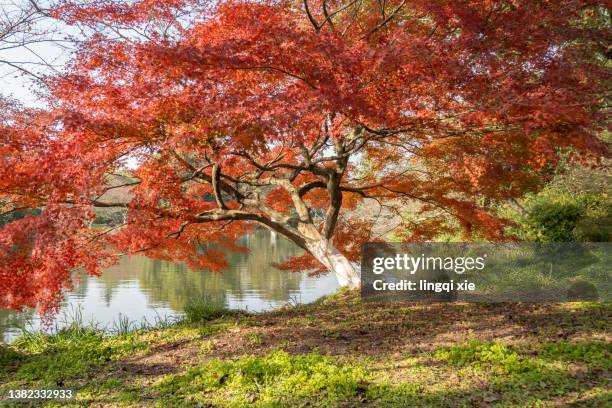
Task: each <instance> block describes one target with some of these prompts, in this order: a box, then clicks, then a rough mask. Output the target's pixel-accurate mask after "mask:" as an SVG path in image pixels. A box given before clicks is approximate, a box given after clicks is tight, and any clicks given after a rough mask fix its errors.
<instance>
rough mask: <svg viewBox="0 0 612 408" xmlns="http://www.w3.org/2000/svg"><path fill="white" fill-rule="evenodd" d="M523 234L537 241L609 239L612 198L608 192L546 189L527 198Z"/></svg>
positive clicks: (611, 228)
mask: <svg viewBox="0 0 612 408" xmlns="http://www.w3.org/2000/svg"><path fill="white" fill-rule="evenodd" d="M523 204H524V207H525V210H526V216H525V217H524V218H523V219H521V220H519V225H520V227H519V235H522V236H523V238H525V239H527V240H530V241H536V242H574V241H579V242H609V241H610V239H611V237H612V223H611V221H612V200H610V198H609V197H608V195H607V194H590V193H589V194H574V195H570V194H566V193H559V192H557V191H553V190H546V191H543V192H541V193H540V194H537V195H534V196H531V197H528V198H526V199H525V200H524V203H523Z"/></svg>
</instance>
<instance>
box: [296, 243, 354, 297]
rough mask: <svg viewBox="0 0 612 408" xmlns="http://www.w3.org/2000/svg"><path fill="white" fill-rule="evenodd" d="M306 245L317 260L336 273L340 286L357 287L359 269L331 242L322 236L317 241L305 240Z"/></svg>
mask: <svg viewBox="0 0 612 408" xmlns="http://www.w3.org/2000/svg"><path fill="white" fill-rule="evenodd" d="M306 246H307V247H308V250H309V251H310V253H311V254H312V255H313V256H314V257H315V258H317V260H318V261H319V262H321V263H322V264H323V265H325V267H327V269H329V271H330V272H332V273H334V274H335V275H336V279H338V283H339V284H340V286H348V287H349V288H351V289H354V288H357V287H359V284H360V283H361V278H360V276H359V271H358V270H357V268H355V266H354V265H353V264H352V263H351V262H350V261H349V260H348V259H346V257H345V256H344V255H343V254H342V253H341V252H340V251H338V250H337V249H336V248H335V247H334V246H333V245H332V244H331V242H329V241H328V240H326V239H324V238H322V239H320V240H318V241H306Z"/></svg>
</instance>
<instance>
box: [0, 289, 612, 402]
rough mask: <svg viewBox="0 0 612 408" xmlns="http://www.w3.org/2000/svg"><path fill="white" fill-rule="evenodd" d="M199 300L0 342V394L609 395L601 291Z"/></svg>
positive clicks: (611, 357)
mask: <svg viewBox="0 0 612 408" xmlns="http://www.w3.org/2000/svg"><path fill="white" fill-rule="evenodd" d="M194 308H195V307H194ZM204 309H205V308H200V309H199V310H197V309H194V313H192V318H190V319H189V320H185V321H183V322H179V323H177V324H175V325H172V326H168V327H164V328H158V329H149V330H136V331H133V332H131V333H127V334H123V335H119V336H109V335H107V334H104V333H102V332H100V331H97V330H94V329H85V328H79V327H73V328H71V329H69V330H65V331H63V332H60V333H58V334H56V335H53V336H46V335H41V334H36V333H34V334H29V335H27V336H24V337H22V338H20V339H19V340H18V341H16V342H15V343H13V344H11V345H9V346H6V345H5V346H0V395H6V394H7V392H8V390H9V389H24V388H73V389H76V390H77V398H76V400H74V401H71V402H69V403H67V404H62V405H60V403H58V402H45V403H42V402H41V403H40V404H39V405H45V406H65V405H67V406H113V407H114V406H126V407H128V406H134V407H136V406H138V407H140V406H151V407H192V406H193V407H217V406H218V407H247V406H248V407H250V406H256V407H285V406H289V407H293V406H304V407H355V406H373V407H558V406H576V407H588V406H592V407H604V406H610V405H611V404H612V393H611V392H610V385H611V384H610V377H611V375H610V374H611V370H612V346H611V343H610V337H609V328H610V326H609V322H610V317H611V315H612V306H611V305H610V304H605V303H571V304H567V303H566V304H549V305H529V304H504V305H496V304H491V305H481V304H408V303H402V304H400V303H393V304H379V303H362V302H361V301H360V300H359V297H358V295H357V294H356V293H353V292H347V291H343V292H340V293H339V294H337V295H335V296H331V297H327V298H325V299H322V300H320V301H318V302H316V303H314V304H312V305H299V306H294V307H287V308H283V309H280V310H276V311H274V312H270V313H263V314H254V315H249V314H245V313H227V312H219V311H215V310H208V309H206V310H204ZM15 406H23V404H20V405H17V404H15Z"/></svg>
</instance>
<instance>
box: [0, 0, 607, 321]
mask: <svg viewBox="0 0 612 408" xmlns="http://www.w3.org/2000/svg"><path fill="white" fill-rule="evenodd" d="M609 6H610V2H609V1H586V0H585V1H580V0H558V1H535V0H534V1H532V0H524V1H520V0H517V1H495V0H471V1H470V0H459V1H437V0H413V1H406V0H404V1H398V0H390V1H384V2H381V1H376V0H357V1H355V0H352V1H351V0H344V1H335V0H329V1H323V2H321V1H319V0H309V1H304V2H301V1H282V0H280V1H216V2H212V1H189V0H156V1H151V0H140V1H129V2H127V1H126V2H122V1H113V0H103V1H96V2H80V1H78V2H65V3H62V4H61V5H60V6H59V7H58V8H57V9H55V10H54V15H55V17H56V18H59V19H62V20H64V21H66V22H67V23H69V24H74V25H78V26H79V27H81V28H82V29H83V30H84V32H85V33H88V36H87V38H86V39H85V41H84V42H83V43H82V45H81V46H80V48H79V51H78V52H77V53H76V55H75V57H74V59H73V60H72V61H71V63H70V64H69V66H68V68H67V70H66V72H65V73H64V74H62V75H56V76H52V77H49V78H48V79H47V87H48V90H47V91H48V94H49V97H48V104H49V109H47V110H44V111H27V110H24V109H19V108H17V107H14V106H13V104H10V103H8V102H7V104H8V105H11V107H10V108H6V109H3V115H4V116H3V117H2V121H1V126H2V128H1V130H0V133H1V135H2V139H1V140H0V152H1V155H2V156H1V158H0V205H1V211H2V212H10V211H15V210H16V209H23V208H39V209H41V210H42V211H41V212H40V214H37V215H29V216H26V217H25V218H22V219H19V220H17V221H13V222H10V223H8V224H6V225H5V226H4V227H3V229H2V230H0V259H1V261H0V307H12V308H19V307H22V306H39V307H40V308H41V309H43V310H52V309H53V308H54V307H56V306H57V304H58V301H59V299H60V298H61V289H62V288H66V287H69V286H70V285H71V274H70V271H71V270H73V269H74V268H77V267H81V266H83V267H86V268H87V270H88V272H89V273H91V274H97V273H99V272H100V270H101V268H103V267H105V266H106V265H107V264H109V263H112V262H113V261H114V260H115V259H116V256H117V254H120V253H136V252H142V253H146V254H147V255H149V256H153V257H156V258H163V259H170V260H179V261H185V262H187V263H188V264H189V265H190V266H192V267H194V268H210V269H217V270H218V269H220V268H222V267H223V266H224V261H223V256H222V252H221V251H220V250H219V249H212V248H213V247H214V248H219V247H220V246H225V247H229V248H234V249H236V248H237V247H236V243H235V242H236V239H237V238H238V237H240V236H241V235H242V234H244V233H245V231H248V230H249V229H250V228H253V227H254V226H257V225H259V226H263V227H266V228H269V229H271V230H274V231H276V232H278V233H280V234H282V235H284V236H285V237H287V238H288V239H290V240H292V241H293V242H295V243H296V244H297V245H299V246H301V247H302V248H304V249H305V250H306V256H305V257H302V258H300V259H299V260H298V261H297V262H296V260H293V261H290V262H289V263H288V264H287V265H286V266H288V267H289V266H291V267H294V268H306V267H313V266H314V267H323V268H324V269H329V270H332V271H334V272H336V273H339V274H345V275H346V274H347V273H348V275H347V276H348V278H349V280H352V281H351V282H350V283H352V284H355V280H354V278H355V276H356V275H354V272H355V271H354V270H351V268H354V266H352V265H351V264H350V263H349V262H348V261H347V257H348V259H349V260H352V261H355V260H357V259H358V257H359V245H360V244H361V243H362V242H365V241H369V240H376V239H380V237H379V236H376V235H374V234H373V233H372V227H373V226H374V225H375V224H376V223H377V222H379V218H378V217H363V216H361V215H360V212H359V211H358V209H359V208H363V207H364V206H370V207H371V206H373V207H375V208H376V210H375V211H373V213H375V214H377V213H380V214H383V215H384V216H385V217H387V219H392V220H393V227H394V231H395V234H396V237H397V238H398V239H403V240H429V239H433V238H435V237H436V236H437V235H439V234H440V233H442V232H448V231H454V230H457V229H460V230H462V231H463V234H464V236H465V238H466V239H470V238H473V237H483V238H485V239H491V240H498V239H504V238H506V237H505V236H504V227H505V225H506V221H505V220H503V219H499V218H497V217H496V216H494V215H493V214H492V213H491V211H490V208H491V205H492V204H493V203H499V202H504V201H506V200H509V199H512V198H516V197H520V196H521V195H523V194H524V193H525V192H526V191H530V190H535V189H537V188H538V187H539V186H541V184H542V182H543V181H545V180H546V178H547V177H548V176H549V175H550V174H551V170H552V169H553V168H554V167H555V165H556V162H557V160H559V157H560V154H561V153H566V152H568V151H570V149H571V152H573V153H572V155H573V157H584V156H585V155H593V156H597V155H601V154H604V153H605V150H604V149H603V147H602V146H601V145H600V143H598V142H597V139H596V137H595V136H596V135H597V134H598V132H601V131H602V130H604V129H606V126H607V122H606V119H607V118H606V116H605V112H604V110H603V109H602V107H603V105H604V103H605V98H606V96H609V94H608V95H606V92H607V89H606V86H607V84H608V83H609V79H610V78H609V69H608V68H607V66H606V65H605V61H604V62H602V59H604V60H605V57H606V52H608V50H607V48H605V47H606V45H605V44H608V43H609V40H610V31H609V27H607V26H602V25H601V24H594V23H591V22H592V21H593V20H595V19H596V16H597V13H598V10H600V9H601V8H605V7H609ZM128 164H129V166H128ZM119 173H120V174H122V175H124V176H127V177H128V179H129V180H130V181H129V182H126V183H124V184H123V185H122V186H119V185H117V184H116V183H115V184H113V182H112V180H114V179H113V175H114V174H119ZM125 187H129V188H130V194H129V199H128V200H125V201H122V202H115V201H112V200H109V198H108V194H109V191H111V190H113V189H116V188H125ZM96 207H104V208H123V209H125V210H126V211H127V217H126V220H125V223H124V224H122V225H121V226H119V227H115V228H113V229H112V230H111V229H107V230H100V229H94V228H92V222H93V220H94V208H96ZM407 208H411V209H413V210H412V211H407ZM415 208H416V209H415ZM379 209H380V211H379ZM207 243H216V244H219V245H220V246H210V245H205V244H207ZM207 248H208V249H207ZM347 276H345V277H347Z"/></svg>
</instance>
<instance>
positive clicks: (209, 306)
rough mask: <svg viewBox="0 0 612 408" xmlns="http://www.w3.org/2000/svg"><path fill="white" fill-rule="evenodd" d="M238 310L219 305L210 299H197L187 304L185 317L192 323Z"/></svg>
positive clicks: (213, 318)
mask: <svg viewBox="0 0 612 408" xmlns="http://www.w3.org/2000/svg"><path fill="white" fill-rule="evenodd" d="M236 313H237V312H234V311H231V310H229V309H226V308H225V307H223V306H219V305H218V304H217V303H216V302H212V301H211V300H210V299H196V300H192V301H190V302H189V303H188V304H187V305H186V306H185V318H186V319H187V321H189V322H191V323H198V322H208V321H211V320H215V319H218V318H220V317H223V316H229V315H232V314H236Z"/></svg>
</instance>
